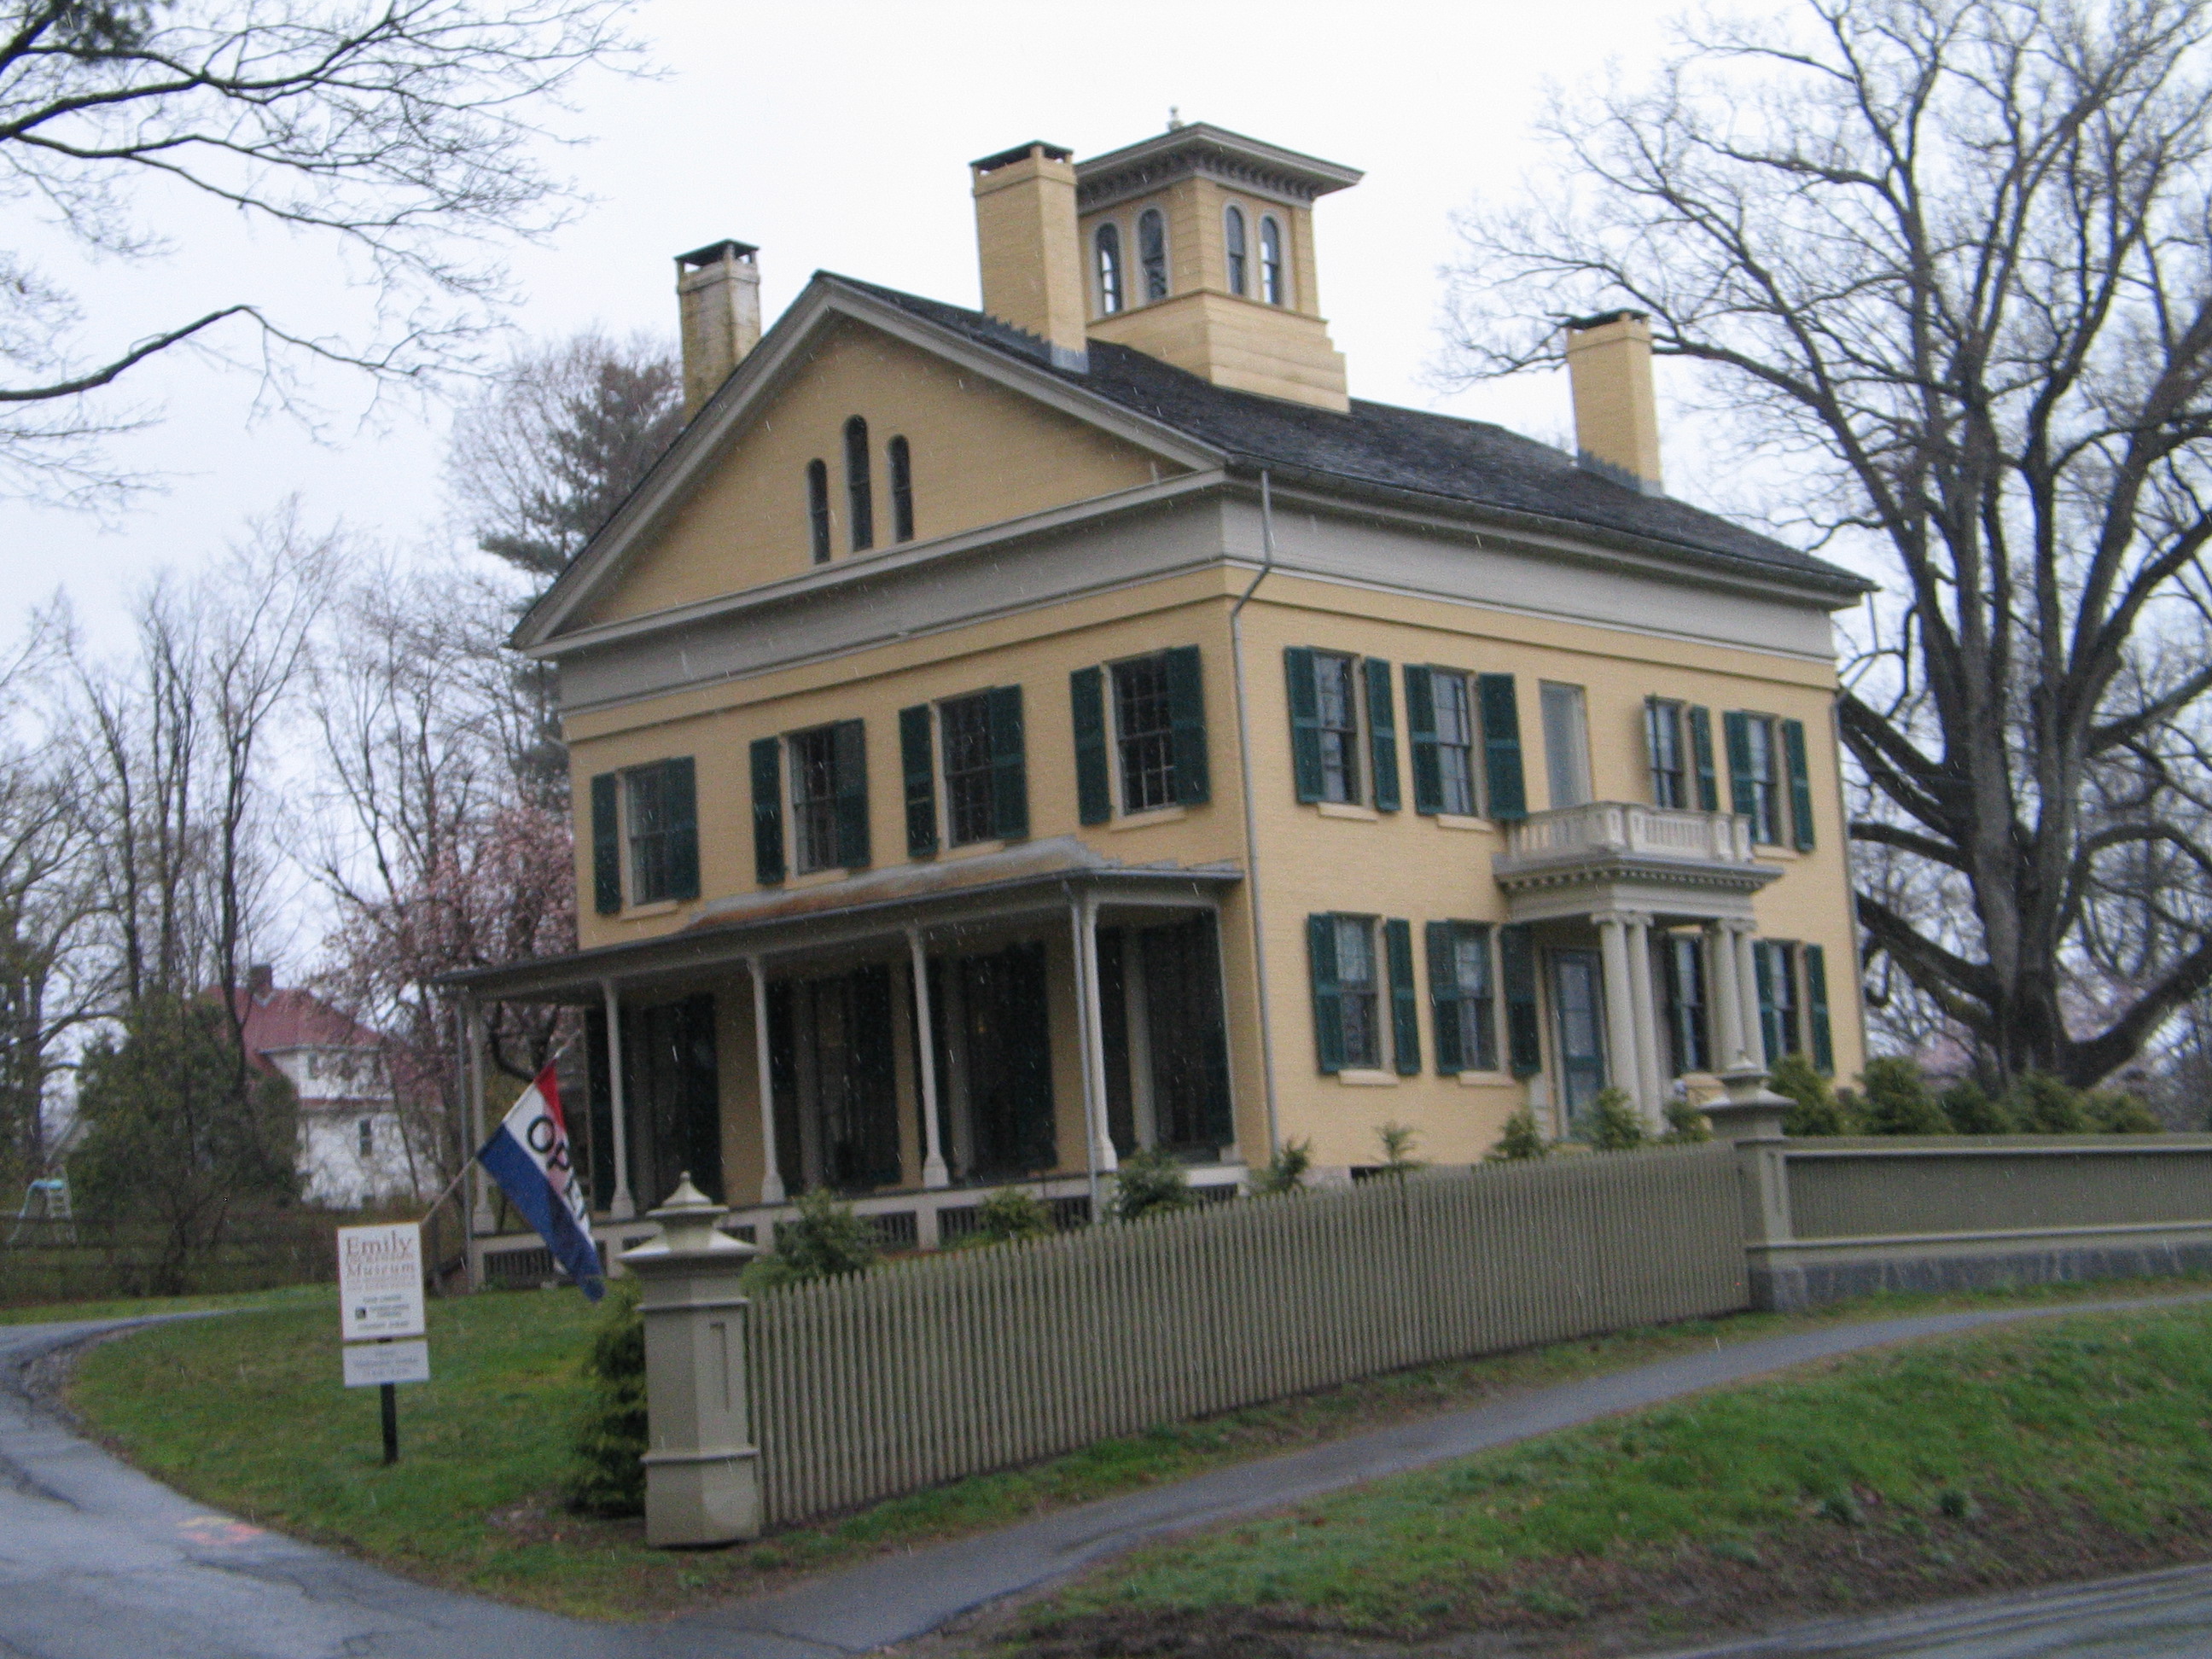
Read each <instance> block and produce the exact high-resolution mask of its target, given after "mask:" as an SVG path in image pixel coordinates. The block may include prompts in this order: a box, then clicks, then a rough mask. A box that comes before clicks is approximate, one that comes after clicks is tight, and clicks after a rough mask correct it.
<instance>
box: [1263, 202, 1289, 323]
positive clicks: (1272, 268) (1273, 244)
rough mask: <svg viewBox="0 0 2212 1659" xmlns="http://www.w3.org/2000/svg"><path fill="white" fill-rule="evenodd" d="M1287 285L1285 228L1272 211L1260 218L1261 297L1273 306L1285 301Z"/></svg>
mask: <svg viewBox="0 0 2212 1659" xmlns="http://www.w3.org/2000/svg"><path fill="white" fill-rule="evenodd" d="M1286 286H1287V285H1286V284H1285V283H1284V281H1283V228H1282V226H1280V225H1279V224H1277V223H1276V222H1275V216H1274V215H1273V214H1272V213H1270V214H1266V215H1263V216H1261V220H1260V297H1261V299H1263V300H1265V301H1267V303H1268V304H1269V305H1271V306H1279V305H1281V304H1282V303H1283V294H1284V290H1285V287H1286Z"/></svg>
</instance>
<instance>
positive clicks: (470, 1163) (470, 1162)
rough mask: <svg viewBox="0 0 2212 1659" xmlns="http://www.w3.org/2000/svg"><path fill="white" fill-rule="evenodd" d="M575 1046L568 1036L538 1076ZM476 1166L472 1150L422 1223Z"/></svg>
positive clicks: (558, 1061) (424, 1213)
mask: <svg viewBox="0 0 2212 1659" xmlns="http://www.w3.org/2000/svg"><path fill="white" fill-rule="evenodd" d="M575 1046H576V1039H575V1038H574V1037H570V1038H569V1039H568V1041H567V1042H563V1043H562V1045H561V1046H560V1047H559V1048H556V1049H555V1050H554V1051H553V1054H552V1057H551V1058H550V1059H549V1060H547V1061H546V1062H545V1066H558V1065H559V1064H560V1063H561V1061H562V1059H564V1058H565V1057H566V1056H567V1054H568V1050H569V1049H571V1048H574V1047H575ZM545 1066H539V1067H538V1077H543V1076H544V1074H545ZM537 1080H538V1079H537V1078H532V1079H531V1081H532V1083H535V1082H536V1081H537ZM476 1166H477V1155H476V1154H475V1153H474V1152H471V1153H470V1154H469V1156H468V1158H466V1160H465V1161H464V1162H463V1164H461V1168H460V1173H459V1174H458V1175H456V1176H454V1177H453V1179H452V1180H451V1181H449V1182H447V1183H446V1190H445V1191H443V1192H441V1193H440V1194H438V1195H437V1197H435V1198H434V1199H432V1200H430V1206H429V1208H428V1209H426V1210H424V1211H423V1212H422V1222H423V1223H428V1220H429V1219H430V1218H431V1217H432V1216H434V1215H435V1214H437V1213H438V1206H440V1205H441V1204H443V1203H444V1202H445V1201H446V1200H447V1199H449V1198H451V1197H452V1196H453V1193H454V1191H455V1189H456V1188H459V1186H460V1184H461V1183H462V1182H464V1181H466V1180H467V1179H468V1178H469V1171H470V1170H473V1169H475V1168H476ZM418 1225H421V1224H418Z"/></svg>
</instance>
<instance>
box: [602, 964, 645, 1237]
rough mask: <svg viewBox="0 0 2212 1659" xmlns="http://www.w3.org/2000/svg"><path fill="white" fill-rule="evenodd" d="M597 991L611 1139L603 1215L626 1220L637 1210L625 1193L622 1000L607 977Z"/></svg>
mask: <svg viewBox="0 0 2212 1659" xmlns="http://www.w3.org/2000/svg"><path fill="white" fill-rule="evenodd" d="M599 993H600V994H601V995H602V996H604V997H605V999H606V1006H607V1104H608V1106H609V1108H610V1110H609V1112H608V1116H609V1117H610V1118H611V1120H612V1121H613V1123H614V1142H615V1145H614V1154H615V1193H614V1197H613V1198H612V1199H611V1200H608V1203H607V1214H608V1215H609V1216H611V1218H614V1219H615V1220H617V1221H628V1220H629V1218H631V1217H632V1216H634V1215H635V1214H636V1213H637V1200H635V1199H633V1198H632V1197H631V1196H630V1193H629V1103H628V1102H627V1101H625V1100H624V1099H623V1040H622V1000H621V999H620V998H619V997H617V995H616V994H615V982H614V981H612V980H611V979H603V980H601V981H599Z"/></svg>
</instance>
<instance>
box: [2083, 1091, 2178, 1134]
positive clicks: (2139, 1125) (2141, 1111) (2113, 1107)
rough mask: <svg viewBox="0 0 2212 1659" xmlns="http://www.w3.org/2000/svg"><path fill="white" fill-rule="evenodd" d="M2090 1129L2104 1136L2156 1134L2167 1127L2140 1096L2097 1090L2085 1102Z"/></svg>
mask: <svg viewBox="0 0 2212 1659" xmlns="http://www.w3.org/2000/svg"><path fill="white" fill-rule="evenodd" d="M2081 1109H2082V1112H2083V1115H2086V1116H2087V1118H2088V1120H2089V1126H2090V1127H2092V1128H2093V1129H2094V1130H2095V1131H2096V1132H2097V1133H2099V1134H2100V1135H2154V1134H2160V1133H2164V1132H2165V1129H2166V1125H2164V1124H2163V1123H2160V1121H2158V1114H2157V1113H2155V1112H2154V1111H2152V1110H2151V1109H2150V1108H2149V1107H2148V1106H2146V1105H2145V1104H2144V1103H2142V1100H2141V1099H2140V1098H2139V1097H2136V1096H2135V1095H2131V1094H2130V1093H2129V1092H2128V1091H2126V1090H2125V1089H2095V1090H2092V1091H2090V1092H2089V1093H2088V1094H2087V1096H2085V1097H2083V1099H2082V1102H2081Z"/></svg>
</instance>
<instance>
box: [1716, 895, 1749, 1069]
mask: <svg viewBox="0 0 2212 1659" xmlns="http://www.w3.org/2000/svg"><path fill="white" fill-rule="evenodd" d="M1705 963H1706V968H1707V972H1708V973H1709V974H1710V975H1711V979H1712V984H1711V988H1710V990H1709V992H1708V993H1707V995H1706V999H1705V1000H1706V1001H1707V1002H1708V1003H1709V1004H1710V1005H1711V1007H1712V1008H1713V1010H1714V1012H1716V1013H1717V1014H1718V1015H1719V1016H1720V1025H1721V1028H1720V1031H1719V1033H1718V1036H1717V1044H1718V1048H1719V1052H1718V1053H1717V1054H1714V1056H1713V1070H1714V1071H1715V1072H1716V1073H1722V1072H1740V1071H1742V1070H1743V1069H1744V1068H1745V1067H1747V1066H1749V1065H1750V1064H1751V1056H1750V1054H1748V1053H1747V1051H1746V1050H1745V1048H1744V1046H1743V999H1742V998H1741V997H1740V996H1738V995H1737V994H1736V988H1735V931H1734V930H1733V929H1732V928H1730V927H1729V925H1728V924H1727V923H1726V922H1724V921H1709V922H1707V923H1706V924H1705Z"/></svg>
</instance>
